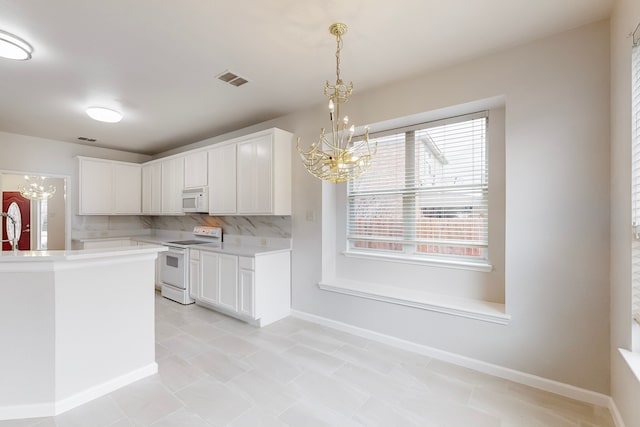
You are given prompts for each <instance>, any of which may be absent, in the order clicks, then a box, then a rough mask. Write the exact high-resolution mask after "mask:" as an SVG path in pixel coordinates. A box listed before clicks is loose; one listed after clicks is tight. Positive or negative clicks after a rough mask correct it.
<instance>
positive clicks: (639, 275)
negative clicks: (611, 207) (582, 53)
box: [631, 30, 640, 323]
mask: <svg viewBox="0 0 640 427" xmlns="http://www.w3.org/2000/svg"><path fill="white" fill-rule="evenodd" d="M636 33H637V30H636ZM631 64H632V65H631V67H632V68H631V78H632V97H631V100H632V101H631V108H632V115H631V127H632V129H631V136H632V143H631V144H632V145H631V147H632V148H631V158H632V160H631V179H632V183H631V209H632V211H631V217H632V221H633V227H634V239H633V242H632V254H631V257H632V262H633V266H632V273H633V275H632V282H633V302H632V304H633V318H634V319H635V321H636V322H638V323H640V43H639V41H638V40H637V39H636V38H635V34H634V47H633V52H632V61H631Z"/></svg>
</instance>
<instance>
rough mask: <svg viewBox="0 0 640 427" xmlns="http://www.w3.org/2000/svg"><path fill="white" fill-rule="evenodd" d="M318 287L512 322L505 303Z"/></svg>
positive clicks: (335, 284) (342, 284) (377, 287)
mask: <svg viewBox="0 0 640 427" xmlns="http://www.w3.org/2000/svg"><path fill="white" fill-rule="evenodd" d="M318 287H319V288H320V289H323V290H325V291H331V292H338V293H342V294H346V295H352V296H356V297H360V298H368V299H373V300H377V301H383V302H388V303H392V304H398V305H404V306H407V307H414V308H419V309H422V310H428V311H435V312H438V313H444V314H449V315H452V316H458V317H466V318H468V319H474V320H481V321H484V322H491V323H498V324H501V325H507V324H509V322H510V320H511V316H510V315H508V314H506V313H505V306H504V304H498V303H494V302H488V301H481V300H472V299H465V298H457V297H451V296H448V295H439V294H432V293H429V292H424V291H419V290H414V289H403V288H397V287H394V286H388V285H381V284H374V283H364V282H355V281H348V280H336V281H331V282H326V281H323V282H320V283H318Z"/></svg>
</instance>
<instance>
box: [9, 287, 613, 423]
mask: <svg viewBox="0 0 640 427" xmlns="http://www.w3.org/2000/svg"><path fill="white" fill-rule="evenodd" d="M156 336H157V350H156V359H157V361H158V364H159V373H158V375H154V376H152V377H149V378H146V379H144V380H142V381H139V382H137V383H135V384H131V385H129V386H127V387H125V388H122V389H120V390H117V391H115V392H113V393H111V394H109V395H107V396H104V397H102V398H99V399H97V400H94V401H92V402H89V403H87V404H85V405H82V406H80V407H78V408H75V409H73V410H71V411H68V412H66V413H64V414H61V415H59V416H57V417H54V418H39V419H30V420H14V421H0V427H7V426H11V427H32V426H38V427H48V426H57V427H103V426H104V427H107V426H110V427H128V426H154V427H170V426H180V427H182V426H185V427H192V426H193V427H205V426H228V427H285V426H291V427H321V426H340V427H350V426H376V427H378V426H379V427H401V426H412V427H413V426H419V427H431V426H440V427H458V426H459V427H484V426H487V427H493V426H495V427H498V426H499V427H538V426H540V427H541V426H558V427H593V426H607V427H614V423H613V421H612V419H611V416H610V414H609V411H608V410H607V409H606V408H600V407H594V406H592V405H589V404H585V403H582V402H578V401H574V400H570V399H566V398H563V397H560V396H556V395H553V394H550V393H547V392H543V391H540V390H536V389H533V388H530V387H526V386H523V385H519V384H516V383H512V382H509V381H505V380H502V379H499V378H495V377H492V376H488V375H484V374H481V373H478V372H475V371H472V370H469V369H465V368H461V367H457V366H455V365H450V364H448V363H444V362H440V361H438V360H434V359H430V358H428V357H425V356H421V355H417V354H414V353H410V352H406V351H401V350H398V349H395V348H393V347H389V346H386V345H382V344H379V343H376V342H373V341H368V340H366V339H363V338H359V337H356V336H352V335H348V334H345V333H342V332H338V331H334V330H331V329H327V328H324V327H321V326H318V325H315V324H312V323H308V322H304V321H302V320H298V319H294V318H288V319H285V320H283V321H280V322H277V323H275V324H273V325H270V326H267V327H265V328H262V329H256V328H254V327H252V326H249V325H246V324H244V323H242V322H239V321H237V320H234V319H231V318H229V317H226V316H223V315H221V314H218V313H215V312H213V311H210V310H207V309H204V308H202V307H198V306H195V305H190V306H181V305H179V304H176V303H174V302H171V301H169V300H166V299H163V298H162V297H160V296H157V295H156Z"/></svg>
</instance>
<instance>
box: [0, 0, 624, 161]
mask: <svg viewBox="0 0 640 427" xmlns="http://www.w3.org/2000/svg"><path fill="white" fill-rule="evenodd" d="M612 3H613V0H562V1H559V0H395V1H381V0H369V1H365V0H341V1H336V0H229V1H226V2H225V1H220V0H218V1H214V0H180V1H176V0H106V1H105V0H100V1H98V0H55V1H52V0H25V1H16V0H0V30H4V31H8V32H10V33H13V34H15V35H18V36H19V37H22V38H24V39H26V40H27V41H28V42H29V43H31V44H32V45H33V47H34V54H33V59H32V60H30V61H10V60H4V59H0V131H5V132H11V133H18V134H25V135H32V136H38V137H44V138H51V139H57V140H62V141H68V142H78V143H80V141H78V139H77V138H78V137H80V136H83V137H90V138H96V139H97V142H95V143H93V144H94V145H98V146H103V147H110V148H117V149H122V150H127V151H133V152H140V153H147V154H156V153H159V152H162V151H165V150H167V149H170V148H174V147H176V146H180V145H185V144H188V143H191V142H195V141H199V140H202V139H205V138H208V137H211V136H215V135H219V134H222V133H225V132H229V131H232V130H236V129H239V128H242V127H245V126H248V125H252V124H255V123H258V122H261V121H264V120H268V119H271V118H274V117H278V116H280V115H283V114H286V113H289V112H292V111H296V110H299V109H305V108H308V107H311V106H314V105H317V104H319V103H324V102H325V98H324V96H323V95H322V87H323V84H324V81H325V80H329V81H333V80H335V56H334V54H335V38H333V36H331V35H330V34H329V32H328V27H329V25H330V24H331V23H333V22H345V23H346V24H348V25H349V32H348V33H347V34H346V35H345V36H344V48H343V51H342V61H341V62H342V65H341V71H342V77H343V78H344V79H345V80H347V81H349V80H351V81H353V82H354V86H355V92H357V91H362V90H365V89H367V88H370V87H374V86H379V85H383V84H385V83H386V82H389V81H392V80H399V79H403V78H406V77H409V76H412V75H416V74H420V73H423V72H425V71H426V70H429V69H434V68H438V67H442V66H445V65H447V64H451V63H455V62H459V61H463V60H466V59H470V58H473V57H477V56H481V55H484V54H486V53H488V52H492V51H496V50H500V49H503V48H506V47H509V46H513V45H517V44H520V43H523V42H526V41H529V40H534V39H537V38H541V37H544V36H547V35H550V34H553V33H557V32H561V31H564V30H567V29H571V28H575V27H578V26H580V25H583V24H586V23H589V22H593V21H597V20H600V19H605V18H607V17H608V16H609V11H610V9H611V6H612ZM227 69H228V70H231V71H233V72H235V73H236V74H239V75H240V76H243V77H245V78H247V79H248V80H249V81H250V82H249V83H248V84H246V85H244V86H242V87H239V88H236V87H233V86H229V85H227V84H224V83H222V82H220V81H219V80H216V78H215V77H216V76H217V75H218V74H219V73H221V72H223V71H225V70H227ZM90 105H102V106H107V107H112V108H115V109H117V110H120V111H122V112H123V113H124V116H125V118H124V119H123V120H122V121H121V122H120V123H117V124H107V123H99V122H95V121H93V120H91V119H89V118H88V117H87V116H86V114H85V113H84V110H85V108H86V107H88V106H90Z"/></svg>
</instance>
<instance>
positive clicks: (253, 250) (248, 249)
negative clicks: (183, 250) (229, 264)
mask: <svg viewBox="0 0 640 427" xmlns="http://www.w3.org/2000/svg"><path fill="white" fill-rule="evenodd" d="M189 249H195V250H201V251H208V252H217V253H221V254H229V255H238V256H246V257H255V256H260V255H269V254H275V253H279V252H290V251H291V248H273V247H269V246H251V245H236V244H233V243H222V244H220V245H208V244H204V245H191V246H189Z"/></svg>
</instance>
